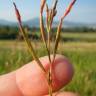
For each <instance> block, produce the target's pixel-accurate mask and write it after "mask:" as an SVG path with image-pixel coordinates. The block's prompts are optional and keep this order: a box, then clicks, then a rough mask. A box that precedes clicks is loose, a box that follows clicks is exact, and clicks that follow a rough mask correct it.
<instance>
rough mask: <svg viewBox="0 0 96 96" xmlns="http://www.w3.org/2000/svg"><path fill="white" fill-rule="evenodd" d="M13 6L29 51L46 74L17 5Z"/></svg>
mask: <svg viewBox="0 0 96 96" xmlns="http://www.w3.org/2000/svg"><path fill="white" fill-rule="evenodd" d="M13 4H14V7H15V12H16V17H17V20H18V23H19V28H20V31H21V32H22V35H23V37H24V40H25V42H26V44H27V46H28V49H29V51H30V53H31V55H32V56H33V58H34V60H35V61H36V62H37V64H38V65H39V66H40V68H41V69H42V70H43V71H44V73H46V70H45V68H44V67H43V65H42V63H41V62H40V60H39V59H38V57H37V55H36V53H35V51H34V48H33V46H32V44H31V42H30V41H29V39H28V36H27V34H26V32H25V30H24V28H23V26H22V21H21V16H20V13H19V10H18V9H17V7H16V4H15V3H13Z"/></svg>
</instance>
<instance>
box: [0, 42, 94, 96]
mask: <svg viewBox="0 0 96 96" xmlns="http://www.w3.org/2000/svg"><path fill="white" fill-rule="evenodd" d="M53 44H54V43H52V45H53ZM34 47H35V49H36V52H37V54H38V56H40V57H41V56H44V55H47V53H46V51H45V49H44V46H43V44H42V43H41V42H36V41H34ZM58 53H59V54H62V55H64V56H66V57H67V58H69V60H70V61H71V62H72V64H73V66H74V69H75V75H74V77H73V80H72V82H71V83H70V84H69V85H67V86H66V87H64V88H63V90H68V91H73V92H79V93H80V94H81V96H96V43H95V42H94V43H88V42H87V43H86V42H82V43H81V42H60V44H59V48H58ZM31 60H32V57H31V55H30V54H29V52H28V50H27V48H26V46H25V43H24V42H20V41H0V74H5V73H8V72H11V71H12V70H16V69H17V68H20V67H21V66H23V65H24V64H26V63H28V62H30V61H31Z"/></svg>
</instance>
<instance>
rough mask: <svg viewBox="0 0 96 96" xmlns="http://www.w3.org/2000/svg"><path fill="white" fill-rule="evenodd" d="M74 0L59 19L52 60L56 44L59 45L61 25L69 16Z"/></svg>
mask: <svg viewBox="0 0 96 96" xmlns="http://www.w3.org/2000/svg"><path fill="white" fill-rule="evenodd" d="M75 2H76V0H73V1H72V2H71V3H70V4H69V6H68V8H67V9H66V11H65V13H64V15H63V16H62V17H61V20H60V23H59V25H58V29H57V34H56V40H55V47H54V50H53V58H54V59H55V56H56V51H57V48H58V43H59V39H60V33H61V28H62V23H63V20H64V18H65V17H66V16H67V15H68V14H69V12H70V11H71V9H72V7H73V5H74V4H75ZM54 59H53V62H54Z"/></svg>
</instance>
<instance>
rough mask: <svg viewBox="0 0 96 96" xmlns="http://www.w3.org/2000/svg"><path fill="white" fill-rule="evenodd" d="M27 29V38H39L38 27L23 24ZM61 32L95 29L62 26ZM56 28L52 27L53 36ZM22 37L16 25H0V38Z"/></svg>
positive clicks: (92, 30) (85, 31) (91, 30)
mask: <svg viewBox="0 0 96 96" xmlns="http://www.w3.org/2000/svg"><path fill="white" fill-rule="evenodd" d="M24 28H26V29H27V30H28V36H29V38H32V39H36V40H39V39H40V38H41V35H40V28H36V27H32V28H29V27H28V26H25V27H24ZM62 32H82V33H87V32H96V29H94V28H87V27H81V28H80V27H76V28H62ZM55 33H56V28H53V29H52V37H53V38H54V37H55ZM17 38H19V39H22V35H21V33H20V32H19V29H18V27H9V26H0V39H17Z"/></svg>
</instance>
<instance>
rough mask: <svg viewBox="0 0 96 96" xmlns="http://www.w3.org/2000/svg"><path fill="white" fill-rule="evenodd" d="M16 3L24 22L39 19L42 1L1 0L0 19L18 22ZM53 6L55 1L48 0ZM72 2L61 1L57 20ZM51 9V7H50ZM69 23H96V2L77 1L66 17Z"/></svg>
mask: <svg viewBox="0 0 96 96" xmlns="http://www.w3.org/2000/svg"><path fill="white" fill-rule="evenodd" d="M13 1H14V2H15V3H16V5H17V6H18V9H19V10H20V13H21V15H22V18H23V20H29V19H32V18H36V17H39V9H40V0H0V19H4V20H9V21H16V17H15V12H14V7H13V4H12V2H13ZM47 1H48V3H49V5H51V3H52V1H54V0H47ZM70 1H71V0H59V3H58V8H57V9H58V14H57V17H56V18H55V19H59V18H60V16H61V15H62V14H63V13H64V10H65V9H66V7H67V6H68V3H69V2H70ZM50 7H51V6H50ZM65 20H67V21H73V22H84V23H96V0H77V2H76V4H75V6H74V7H73V9H72V11H71V13H70V14H69V15H68V16H67V17H66V19H65Z"/></svg>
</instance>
